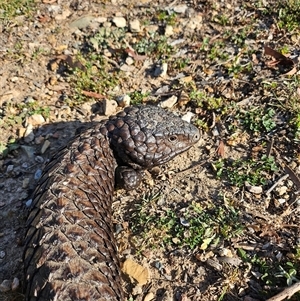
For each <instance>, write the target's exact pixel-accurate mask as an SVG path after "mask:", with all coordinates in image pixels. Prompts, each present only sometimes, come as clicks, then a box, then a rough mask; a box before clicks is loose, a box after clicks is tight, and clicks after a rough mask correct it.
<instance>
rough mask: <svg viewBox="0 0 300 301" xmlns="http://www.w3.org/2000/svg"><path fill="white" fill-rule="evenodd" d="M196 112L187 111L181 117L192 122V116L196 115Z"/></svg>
mask: <svg viewBox="0 0 300 301" xmlns="http://www.w3.org/2000/svg"><path fill="white" fill-rule="evenodd" d="M194 116H195V114H194V113H192V112H187V113H186V114H185V115H184V116H182V117H181V119H182V120H185V121H187V122H191V119H192V117H194Z"/></svg>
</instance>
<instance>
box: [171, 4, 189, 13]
mask: <svg viewBox="0 0 300 301" xmlns="http://www.w3.org/2000/svg"><path fill="white" fill-rule="evenodd" d="M187 9H188V7H187V5H186V4H180V5H176V6H174V7H173V11H174V12H175V13H177V14H184V13H185V12H186V10H187Z"/></svg>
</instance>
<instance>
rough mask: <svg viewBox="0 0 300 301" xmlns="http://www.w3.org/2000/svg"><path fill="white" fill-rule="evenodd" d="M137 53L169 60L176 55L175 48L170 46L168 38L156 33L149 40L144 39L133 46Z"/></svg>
mask: <svg viewBox="0 0 300 301" xmlns="http://www.w3.org/2000/svg"><path fill="white" fill-rule="evenodd" d="M133 48H134V49H135V51H136V52H137V53H139V54H146V55H150V54H151V55H154V56H156V58H157V59H166V58H169V56H170V55H171V54H173V53H174V49H173V47H172V46H171V45H170V44H168V40H167V37H166V36H160V35H158V34H156V33H153V34H150V37H149V38H143V39H141V40H140V41H138V42H137V43H136V44H135V45H133Z"/></svg>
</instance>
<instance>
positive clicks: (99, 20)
mask: <svg viewBox="0 0 300 301" xmlns="http://www.w3.org/2000/svg"><path fill="white" fill-rule="evenodd" d="M94 21H96V22H98V23H105V22H107V18H106V17H97V18H96V19H95V20H94Z"/></svg>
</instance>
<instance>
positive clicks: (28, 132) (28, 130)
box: [24, 123, 34, 143]
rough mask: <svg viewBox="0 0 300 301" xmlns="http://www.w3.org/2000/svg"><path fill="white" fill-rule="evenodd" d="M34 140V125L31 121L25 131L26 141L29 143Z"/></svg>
mask: <svg viewBox="0 0 300 301" xmlns="http://www.w3.org/2000/svg"><path fill="white" fill-rule="evenodd" d="M33 140H34V133H33V126H32V124H31V123H29V124H28V125H27V127H26V130H25V133H24V141H25V142H26V143H29V142H31V141H33Z"/></svg>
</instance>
